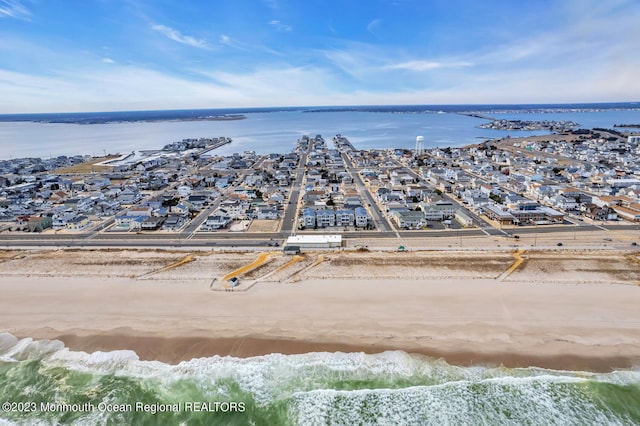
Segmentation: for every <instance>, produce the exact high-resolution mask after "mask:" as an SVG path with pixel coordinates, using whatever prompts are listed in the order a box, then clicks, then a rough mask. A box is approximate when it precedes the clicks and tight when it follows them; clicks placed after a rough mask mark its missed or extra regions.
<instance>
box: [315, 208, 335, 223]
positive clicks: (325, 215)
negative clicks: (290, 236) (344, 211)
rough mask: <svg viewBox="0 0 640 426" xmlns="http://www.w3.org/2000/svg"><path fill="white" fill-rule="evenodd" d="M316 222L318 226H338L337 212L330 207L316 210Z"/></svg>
mask: <svg viewBox="0 0 640 426" xmlns="http://www.w3.org/2000/svg"><path fill="white" fill-rule="evenodd" d="M316 224H317V226H318V228H326V227H331V226H336V215H335V212H334V211H333V210H330V209H320V210H316Z"/></svg>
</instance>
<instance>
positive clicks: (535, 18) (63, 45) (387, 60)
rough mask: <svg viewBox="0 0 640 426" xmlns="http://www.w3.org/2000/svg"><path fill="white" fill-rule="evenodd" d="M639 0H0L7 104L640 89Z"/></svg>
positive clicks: (1, 87) (279, 101)
mask: <svg viewBox="0 0 640 426" xmlns="http://www.w3.org/2000/svg"><path fill="white" fill-rule="evenodd" d="M639 17H640V1H638V0H607V1H602V0H528V1H514V0H481V1H480V0H306V1H302V0H220V1H219V0H208V1H204V0H201V1H196V0H180V1H176V0H0V114H11V113H32V112H33V113H35V112H81V111H126V110H147V109H191V108H233V107H241V108H244V107H270V106H330V105H408V104H487V103H505V104H509V103H512V104H513V103H570V102H627V101H639V100H640V78H638V75H640V54H638V52H640V25H638V18H639Z"/></svg>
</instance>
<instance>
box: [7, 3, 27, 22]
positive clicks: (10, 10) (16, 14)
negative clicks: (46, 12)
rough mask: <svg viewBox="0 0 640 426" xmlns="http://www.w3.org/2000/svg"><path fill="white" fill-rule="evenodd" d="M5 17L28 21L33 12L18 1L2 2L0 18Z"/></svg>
mask: <svg viewBox="0 0 640 426" xmlns="http://www.w3.org/2000/svg"><path fill="white" fill-rule="evenodd" d="M5 17H9V18H16V19H22V20H25V21H28V20H30V19H31V12H29V9H27V8H26V7H25V6H24V5H23V4H22V3H20V2H19V1H18V0H0V18H5Z"/></svg>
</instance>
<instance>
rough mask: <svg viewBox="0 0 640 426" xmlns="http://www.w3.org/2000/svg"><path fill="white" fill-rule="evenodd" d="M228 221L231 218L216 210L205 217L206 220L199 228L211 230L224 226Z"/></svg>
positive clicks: (229, 221)
mask: <svg viewBox="0 0 640 426" xmlns="http://www.w3.org/2000/svg"><path fill="white" fill-rule="evenodd" d="M230 223H231V218H230V217H229V216H227V215H225V214H224V213H223V212H221V211H219V210H218V211H216V212H215V213H214V214H212V215H210V216H208V217H207V220H205V221H204V223H203V224H202V225H201V227H200V229H202V230H203V231H213V230H216V229H222V228H225V227H227V226H228V225H229V224H230Z"/></svg>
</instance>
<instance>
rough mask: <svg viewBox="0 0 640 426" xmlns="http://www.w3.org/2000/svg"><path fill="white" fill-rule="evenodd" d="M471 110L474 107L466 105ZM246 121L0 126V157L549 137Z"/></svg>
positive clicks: (413, 118)
mask: <svg viewBox="0 0 640 426" xmlns="http://www.w3.org/2000/svg"><path fill="white" fill-rule="evenodd" d="M468 108H469V109H473V107H468ZM527 111H529V110H526V109H525V110H522V111H521V112H518V113H515V112H509V113H493V112H487V113H486V114H487V115H491V116H493V117H495V118H515V119H521V120H538V119H544V120H572V121H575V122H577V123H580V124H581V125H582V126H583V127H587V128H593V127H606V128H611V127H612V126H613V125H614V124H621V123H624V124H629V123H639V122H640V110H638V109H626V110H620V109H605V110H599V111H597V112H586V111H583V112H575V111H571V110H565V111H562V112H549V113H539V112H536V113H532V112H527ZM244 115H245V116H246V119H244V120H232V121H156V122H120V123H107V124H90V125H86V124H69V123H50V122H29V121H13V122H11V121H2V120H0V159H9V158H20V157H50V156H58V155H77V154H82V155H103V154H105V153H106V154H109V153H114V154H115V153H120V154H127V153H130V152H131V151H136V150H153V149H160V148H162V147H163V146H164V145H166V144H168V143H171V142H175V141H179V140H182V139H185V138H200V137H217V136H227V137H230V138H232V139H233V143H231V144H229V145H225V146H223V147H221V148H219V149H217V150H216V151H215V152H214V153H215V154H219V155H229V154H232V153H234V152H242V151H245V150H252V151H256V152H257V153H259V154H264V153H270V152H279V153H282V152H289V151H290V150H292V149H293V148H294V146H295V143H296V141H297V139H298V138H299V137H300V136H302V135H305V134H308V135H312V136H313V135H316V134H321V135H323V136H324V137H325V138H326V139H327V140H330V139H331V138H332V137H333V136H334V135H335V134H337V133H340V134H342V135H343V136H346V137H347V138H349V140H350V141H351V142H352V143H353V144H354V146H355V147H356V148H359V149H372V148H413V147H414V146H415V140H416V136H418V135H422V136H424V146H425V147H445V146H451V147H456V146H464V145H468V144H473V143H478V142H480V141H483V140H486V139H492V138H499V137H504V136H506V135H511V136H514V137H515V136H529V135H540V134H548V132H547V131H544V130H540V131H529V132H507V131H501V130H490V129H478V128H477V126H478V125H480V124H482V123H485V122H486V120H484V119H481V118H476V117H470V116H467V115H460V114H457V113H454V112H442V113H437V112H430V113H398V112H389V111H386V110H385V111H382V112H370V111H328V112H327V111H325V112H305V111H303V110H284V111H282V110H278V111H271V112H245V113H244Z"/></svg>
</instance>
